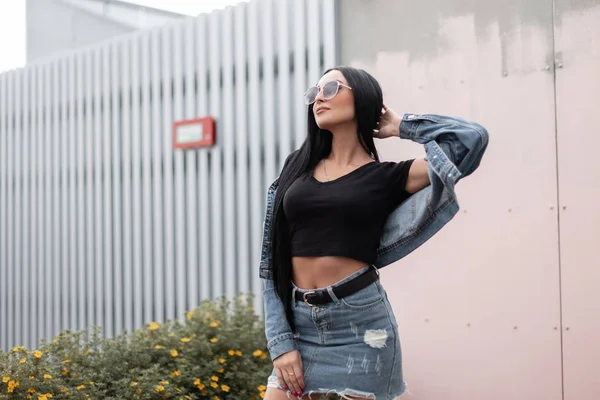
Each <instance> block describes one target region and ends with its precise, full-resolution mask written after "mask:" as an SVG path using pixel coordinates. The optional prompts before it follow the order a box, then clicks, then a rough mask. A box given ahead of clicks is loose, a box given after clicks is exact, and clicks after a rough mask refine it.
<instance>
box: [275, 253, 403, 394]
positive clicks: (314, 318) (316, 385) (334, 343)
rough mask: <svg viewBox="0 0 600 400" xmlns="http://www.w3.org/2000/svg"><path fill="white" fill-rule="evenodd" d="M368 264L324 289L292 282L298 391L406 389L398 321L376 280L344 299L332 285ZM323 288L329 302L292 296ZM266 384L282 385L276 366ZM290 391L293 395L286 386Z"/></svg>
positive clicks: (386, 391) (394, 391)
mask: <svg viewBox="0 0 600 400" xmlns="http://www.w3.org/2000/svg"><path fill="white" fill-rule="evenodd" d="M371 268H373V269H375V267H374V266H371V265H368V266H365V267H363V268H362V269H360V270H359V271H356V272H355V273H353V274H352V275H350V276H348V277H346V278H344V279H342V280H341V281H339V282H336V283H335V284H333V285H331V286H328V287H326V288H321V289H314V290H303V289H300V288H298V287H297V286H296V285H293V291H294V293H292V299H294V300H292V301H293V302H294V305H293V310H294V322H295V325H296V332H295V340H296V344H297V347H298V350H299V351H300V354H301V356H302V367H303V372H304V384H305V388H304V392H303V393H302V394H303V395H309V398H310V399H315V400H317V399H319V398H320V395H337V396H339V397H341V398H353V399H354V398H357V397H358V398H365V399H377V400H387V399H394V398H396V397H397V396H399V395H401V394H402V393H404V391H405V390H406V384H405V383H404V380H403V378H402V352H401V350H400V340H399V338H398V324H397V322H396V319H395V317H394V314H393V311H392V308H391V305H390V303H389V301H388V298H387V294H386V292H385V290H384V289H383V286H382V285H381V283H380V281H379V279H376V280H375V281H374V282H373V283H371V284H369V285H368V286H366V287H364V288H362V289H360V290H358V291H356V292H354V293H352V294H350V295H348V296H345V297H343V298H337V297H336V296H335V294H334V293H333V289H334V288H336V287H338V286H340V285H342V284H344V283H346V282H349V281H351V280H353V279H354V278H356V277H358V276H360V275H362V274H364V273H366V272H368V271H369V270H370V269H371ZM323 290H324V291H327V292H328V293H329V295H330V297H331V299H332V301H331V302H328V303H326V304H322V305H312V304H310V302H305V301H299V300H298V299H297V297H296V292H299V293H301V294H303V295H304V294H305V293H309V292H318V291H323ZM300 297H302V296H300ZM304 298H306V297H304ZM267 387H274V388H278V389H280V390H283V388H282V387H281V386H280V384H279V381H278V379H277V376H276V375H275V370H273V372H272V373H271V376H270V377H269V380H268V385H267ZM313 395H314V397H313ZM288 396H289V397H290V398H294V397H292V396H291V392H290V391H289V390H288Z"/></svg>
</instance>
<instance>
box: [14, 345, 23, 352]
mask: <svg viewBox="0 0 600 400" xmlns="http://www.w3.org/2000/svg"><path fill="white" fill-rule="evenodd" d="M24 348H25V346H17V347H15V348H14V349H13V350H12V351H13V352H14V353H16V352H18V351H19V350H23V349H24Z"/></svg>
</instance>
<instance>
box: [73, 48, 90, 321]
mask: <svg viewBox="0 0 600 400" xmlns="http://www.w3.org/2000/svg"><path fill="white" fill-rule="evenodd" d="M84 71H85V66H84V59H83V53H82V52H79V53H77V55H76V58H75V75H76V85H75V88H76V94H75V99H76V101H75V103H76V105H75V112H76V115H73V120H74V121H75V122H76V132H77V134H76V139H75V141H74V142H75V143H74V144H75V171H76V172H75V182H74V183H75V192H76V197H77V200H76V202H77V206H76V207H75V212H76V215H77V218H76V220H77V224H76V225H77V226H76V232H77V238H76V242H77V244H76V247H77V264H76V266H75V271H76V273H75V274H73V276H72V277H71V279H72V280H73V279H76V280H77V285H76V287H77V289H78V293H77V303H78V309H77V319H78V320H79V323H80V324H81V325H80V329H82V328H83V326H82V325H83V324H84V323H85V321H86V317H85V314H86V308H85V307H84V304H85V299H86V293H87V286H86V279H89V278H90V277H87V276H86V271H85V270H86V268H85V266H86V243H85V238H86V221H87V217H86V214H87V213H88V212H89V209H88V207H87V204H86V198H85V140H86V137H85V136H86V135H85V130H84V129H85V123H84V118H85V115H84V108H83V107H84V104H85V103H84V96H85V93H84V87H85V76H84Z"/></svg>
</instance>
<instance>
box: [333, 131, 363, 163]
mask: <svg viewBox="0 0 600 400" xmlns="http://www.w3.org/2000/svg"><path fill="white" fill-rule="evenodd" d="M331 133H332V136H333V139H332V142H331V153H330V154H329V157H327V159H328V160H330V161H331V162H333V163H335V164H337V165H339V166H340V167H345V166H349V165H362V164H364V163H365V162H369V161H371V157H370V155H369V154H368V153H367V152H366V151H365V149H364V148H363V146H362V145H361V143H360V141H359V139H358V135H357V134H356V124H352V125H348V126H340V127H337V128H336V129H335V130H332V131H331Z"/></svg>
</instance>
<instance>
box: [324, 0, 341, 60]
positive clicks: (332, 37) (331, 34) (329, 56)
mask: <svg viewBox="0 0 600 400" xmlns="http://www.w3.org/2000/svg"><path fill="white" fill-rule="evenodd" d="M335 15H336V0H321V20H322V28H321V30H322V32H323V35H322V37H323V64H324V65H323V67H324V69H329V68H333V67H335V66H336V65H337V61H338V54H337V48H338V46H337V37H336V28H337V27H336V21H335Z"/></svg>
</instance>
